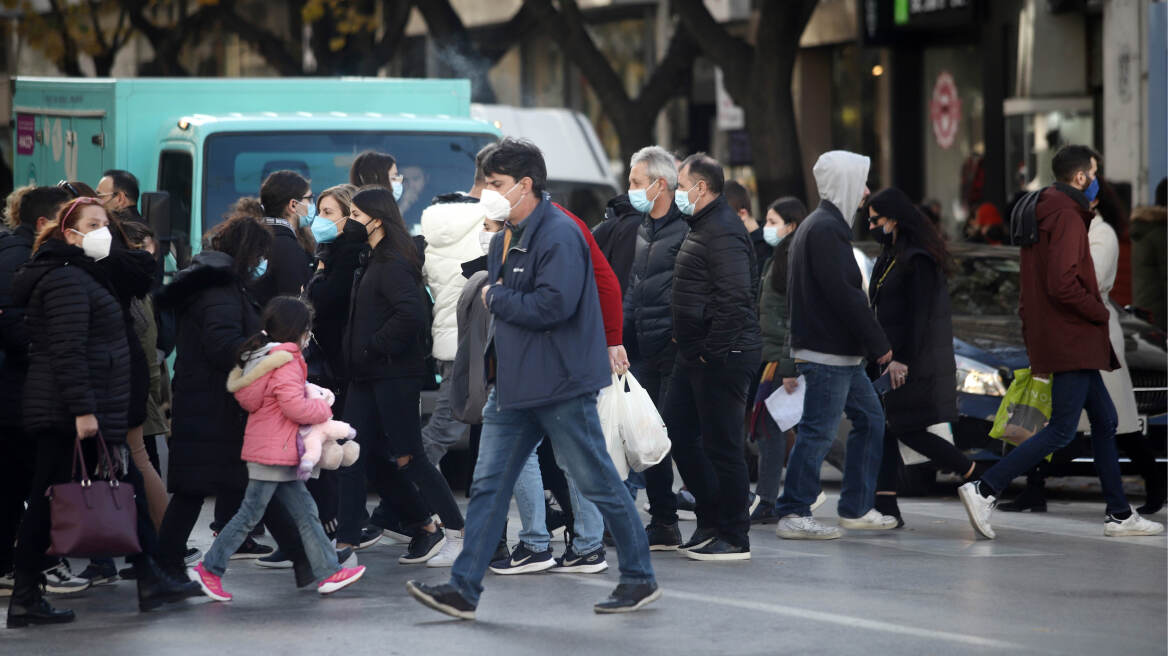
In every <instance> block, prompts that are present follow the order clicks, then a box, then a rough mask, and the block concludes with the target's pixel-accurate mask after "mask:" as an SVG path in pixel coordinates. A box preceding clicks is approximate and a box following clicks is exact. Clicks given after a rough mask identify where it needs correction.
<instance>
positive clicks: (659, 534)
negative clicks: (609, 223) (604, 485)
mask: <svg viewBox="0 0 1168 656" xmlns="http://www.w3.org/2000/svg"><path fill="white" fill-rule="evenodd" d="M675 189H677V163H676V161H675V160H674V159H673V155H671V154H670V153H669V151H667V150H665V149H664V148H662V147H660V146H647V147H645V148H642V149H641V150H638V151H637V152H636V154H634V155H633V158H632V160H630V161H629V200H630V202H631V204H632V206H633V207H634V208H635V209H636V210H637V212H638V214H637V216H638V217H639V227H638V229H637V233H636V238H635V239H632V240H630V242H631V243H633V244H634V245H635V250H634V257H633V262H632V267H631V268H630V271H629V282H628V287H627V288H626V290H625V297H624V320H625V328H624V335H625V345H626V346H627V347H628V350H629V358H630V360H631V361H632V367H631V368H630V371H632V373H633V376H635V377H636V379H637V381H638V382H640V383H641V385H642V386H643V387H644V388H645V389H646V390H647V391H648V392H649V396H650V397H652V398H653V402H654V403H656V404H657V407H658V408H659V409H663V408H664V406H663V404H664V402H665V395H666V393H667V391H668V390H669V380H670V376H671V375H672V373H673V364H674V361H675V360H676V359H677V345H676V344H674V342H673V319H672V316H671V314H670V302H671V298H670V296H671V290H672V288H673V266H674V263H675V261H676V260H677V251H678V249H679V248H680V247H681V242H682V240H684V239H685V236H686V234H687V233H689V225H688V224H687V223H686V221H685V215H683V214H682V213H681V210H679V209H677V205H676V204H675V203H674V202H673V192H674V190H675ZM618 275H619V274H618ZM638 476H643V477H644V484H645V492H646V493H647V494H648V496H649V514H650V515H652V520H651V521H650V522H649V525H648V526H647V527H645V530H646V531H647V533H648V537H649V548H650V549H651V550H653V551H670V550H673V549H676V548H677V547H678V546H680V545H681V531H680V530H678V527H677V497H676V496H674V494H673V463H672V461H670V460H669V459H668V458H666V459H665V460H663V461H662V462H660V463H658V464H657V465H654V466H653V467H650V468H649V469H647V470H645V471H644V472H643V474H637V473H635V472H634V473H632V474H630V476H629V479H630V481H632V480H634V479H635V478H636V477H638Z"/></svg>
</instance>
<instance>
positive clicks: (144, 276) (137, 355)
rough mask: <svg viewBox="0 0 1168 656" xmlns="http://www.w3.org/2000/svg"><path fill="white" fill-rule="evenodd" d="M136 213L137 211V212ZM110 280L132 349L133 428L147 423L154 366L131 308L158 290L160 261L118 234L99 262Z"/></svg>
mask: <svg viewBox="0 0 1168 656" xmlns="http://www.w3.org/2000/svg"><path fill="white" fill-rule="evenodd" d="M135 213H136V211H135ZM97 265H98V266H99V267H101V268H102V269H103V270H104V271H105V272H106V275H107V276H108V277H109V281H110V284H111V285H112V288H113V291H114V295H115V296H116V297H117V299H118V304H119V305H121V307H122V321H123V323H124V324H125V326H126V342H127V343H128V344H129V346H130V411H129V425H130V426H141V425H142V424H144V423H145V422H146V405H147V400H148V397H149V396H150V366H149V364H147V358H146V351H145V350H144V349H143V347H142V343H141V342H140V341H139V340H138V331H137V329H136V328H135V327H134V313H133V311H132V310H131V306H132V305H133V302H134V300H135V299H142V298H145V297H146V295H147V294H149V293H150V290H151V288H153V287H154V273H155V271H156V269H157V262H156V261H155V260H154V256H153V255H151V254H150V253H148V252H146V251H142V250H131V249H130V248H129V247H127V245H126V244H125V242H123V241H122V240H121V236H120V234H119V231H114V242H113V244H112V246H111V248H110V254H109V255H108V256H107V257H105V258H102V260H101V261H100V262H98V263H97Z"/></svg>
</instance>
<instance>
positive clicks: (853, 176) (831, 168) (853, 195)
mask: <svg viewBox="0 0 1168 656" xmlns="http://www.w3.org/2000/svg"><path fill="white" fill-rule="evenodd" d="M871 165H872V160H871V159H869V158H868V157H866V156H864V155H857V154H856V153H850V152H848V151H846V150H832V151H829V152H826V153H824V154H822V155H820V156H819V159H818V160H816V162H815V168H814V169H812V172H813V173H814V174H815V184H816V186H818V187H819V197H820V198H822V199H824V200H826V201H828V202H830V203H831V204H832V205H835V207H836V209H838V210H839V211H840V214H843V215H844V220H845V221H847V222H848V224H849V225H851V224H852V223H854V222H855V220H856V210H857V209H858V208H859V207H860V201H862V200H863V199H864V185H865V184H866V183H867V181H868V169H869V167H870V166H871Z"/></svg>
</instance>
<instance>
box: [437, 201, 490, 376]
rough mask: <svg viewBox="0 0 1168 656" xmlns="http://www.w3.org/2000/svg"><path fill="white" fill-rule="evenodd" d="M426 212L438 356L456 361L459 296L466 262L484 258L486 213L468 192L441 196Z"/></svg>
mask: <svg viewBox="0 0 1168 656" xmlns="http://www.w3.org/2000/svg"><path fill="white" fill-rule="evenodd" d="M437 200H438V202H436V203H434V204H433V205H431V206H430V207H427V208H426V210H425V211H424V212H422V236H424V237H425V238H426V263H425V265H424V266H423V267H422V273H423V275H424V276H425V280H426V284H427V285H429V286H430V293H431V294H433V295H434V322H433V336H434V351H433V354H434V358H435V359H437V360H444V361H453V360H454V355H455V353H457V351H458V316H457V309H458V295H459V294H461V293H462V288H463V287H464V286H465V285H466V278H463V277H462V263H463V262H469V261H470V260H473V259H475V258H479V257H482V255H483V250H482V247H481V246H479V232H481V231H482V229H483V219H484V213H483V210H482V206H481V205H479V203H478V200H477V199H475V198H471V197H470V196H466V195H464V194H451V195H448V196H440V197H439V198H438V199H437Z"/></svg>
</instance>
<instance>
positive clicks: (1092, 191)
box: [1083, 176, 1099, 203]
mask: <svg viewBox="0 0 1168 656" xmlns="http://www.w3.org/2000/svg"><path fill="white" fill-rule="evenodd" d="M1083 195H1084V196H1086V197H1087V202H1088V203H1089V202H1091V201H1093V200H1095V197H1096V196H1098V195H1099V176H1095V178H1094V179H1092V180H1091V184H1089V185H1087V188H1086V189H1084V190H1083Z"/></svg>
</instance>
